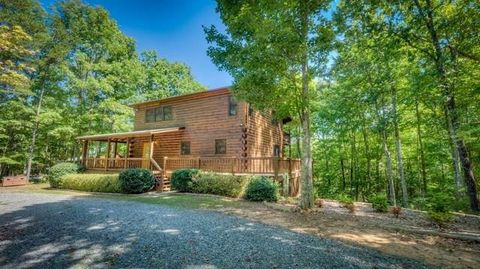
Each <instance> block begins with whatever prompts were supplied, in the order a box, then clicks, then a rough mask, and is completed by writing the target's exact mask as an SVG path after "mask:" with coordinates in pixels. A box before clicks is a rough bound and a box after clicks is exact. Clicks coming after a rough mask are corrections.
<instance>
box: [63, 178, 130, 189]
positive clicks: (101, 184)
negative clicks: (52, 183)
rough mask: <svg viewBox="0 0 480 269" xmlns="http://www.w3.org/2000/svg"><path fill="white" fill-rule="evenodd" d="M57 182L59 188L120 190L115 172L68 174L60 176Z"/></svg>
mask: <svg viewBox="0 0 480 269" xmlns="http://www.w3.org/2000/svg"><path fill="white" fill-rule="evenodd" d="M59 183H60V184H59V187H60V188H62V189H70V190H79V191H92V192H114V193H115V192H121V190H122V189H121V185H120V180H119V179H118V175H117V174H69V175H65V176H63V177H61V178H60V182H59Z"/></svg>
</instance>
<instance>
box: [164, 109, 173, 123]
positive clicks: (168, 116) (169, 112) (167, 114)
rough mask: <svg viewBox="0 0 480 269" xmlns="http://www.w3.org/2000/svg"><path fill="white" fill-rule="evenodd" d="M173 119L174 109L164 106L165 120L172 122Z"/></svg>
mask: <svg viewBox="0 0 480 269" xmlns="http://www.w3.org/2000/svg"><path fill="white" fill-rule="evenodd" d="M172 118H173V117H172V107H171V106H164V107H163V120H171V119H172Z"/></svg>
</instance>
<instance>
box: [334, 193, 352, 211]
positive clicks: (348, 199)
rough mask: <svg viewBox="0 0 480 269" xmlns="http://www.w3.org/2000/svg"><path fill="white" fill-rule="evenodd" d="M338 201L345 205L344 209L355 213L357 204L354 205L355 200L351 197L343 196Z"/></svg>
mask: <svg viewBox="0 0 480 269" xmlns="http://www.w3.org/2000/svg"><path fill="white" fill-rule="evenodd" d="M338 201H339V202H340V203H341V204H342V205H343V207H345V208H347V209H348V210H350V212H352V213H353V212H355V204H354V203H353V199H352V198H351V197H350V196H347V195H345V194H342V195H340V196H338Z"/></svg>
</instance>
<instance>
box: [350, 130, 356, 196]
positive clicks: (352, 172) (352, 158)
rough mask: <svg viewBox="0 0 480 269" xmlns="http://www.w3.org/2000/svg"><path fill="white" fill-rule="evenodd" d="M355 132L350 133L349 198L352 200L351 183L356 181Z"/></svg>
mask: <svg viewBox="0 0 480 269" xmlns="http://www.w3.org/2000/svg"><path fill="white" fill-rule="evenodd" d="M355 140H356V139H355V132H353V131H352V145H351V156H350V197H352V198H353V196H354V193H353V183H354V182H355V181H356V171H355V165H356V160H355V158H356V155H357V148H356V146H355V144H356V141H355Z"/></svg>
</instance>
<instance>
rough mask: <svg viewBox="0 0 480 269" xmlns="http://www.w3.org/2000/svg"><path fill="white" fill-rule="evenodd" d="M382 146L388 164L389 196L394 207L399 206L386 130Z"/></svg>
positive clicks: (383, 133) (383, 132) (383, 134)
mask: <svg viewBox="0 0 480 269" xmlns="http://www.w3.org/2000/svg"><path fill="white" fill-rule="evenodd" d="M382 136H383V139H382V144H383V151H384V153H385V162H386V169H387V171H386V175H387V180H388V191H389V196H390V201H391V203H392V205H393V206H395V207H396V206H397V199H396V197H395V184H394V182H393V169H392V157H391V155H390V150H389V149H388V144H387V132H386V130H385V128H384V130H383V131H382Z"/></svg>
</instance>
